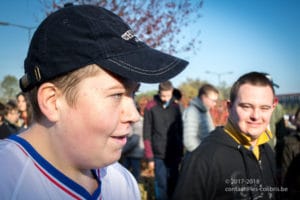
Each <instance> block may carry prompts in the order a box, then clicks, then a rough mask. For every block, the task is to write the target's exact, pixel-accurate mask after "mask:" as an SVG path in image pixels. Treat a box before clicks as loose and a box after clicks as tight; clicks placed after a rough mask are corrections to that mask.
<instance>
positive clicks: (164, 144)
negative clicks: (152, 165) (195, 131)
mask: <svg viewBox="0 0 300 200" xmlns="http://www.w3.org/2000/svg"><path fill="white" fill-rule="evenodd" d="M143 132H144V144H145V157H146V159H148V160H152V159H153V158H160V159H165V161H166V162H167V163H170V164H172V162H177V163H178V162H180V159H181V157H182V155H183V141H182V120H181V112H180V109H179V106H178V104H176V103H175V102H174V101H173V100H171V102H170V104H169V105H168V106H167V107H166V108H163V105H162V102H161V100H160V98H159V97H158V96H157V95H156V96H154V99H153V100H152V101H150V102H149V103H148V105H147V106H146V108H145V111H144V126H143ZM167 163H166V164H167Z"/></svg>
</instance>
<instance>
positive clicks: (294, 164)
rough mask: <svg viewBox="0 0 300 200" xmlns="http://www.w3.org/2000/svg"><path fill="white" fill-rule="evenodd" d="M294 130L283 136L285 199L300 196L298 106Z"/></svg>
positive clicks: (299, 118) (299, 121)
mask: <svg viewBox="0 0 300 200" xmlns="http://www.w3.org/2000/svg"><path fill="white" fill-rule="evenodd" d="M294 125H295V126H296V130H294V131H292V132H291V133H290V135H289V136H286V137H285V138H284V146H283V153H282V179H283V185H284V186H285V187H287V188H288V192H287V196H286V197H287V199H299V198H300V108H298V109H297V111H296V113H295V120H294Z"/></svg>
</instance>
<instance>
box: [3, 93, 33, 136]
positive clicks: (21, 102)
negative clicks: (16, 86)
mask: <svg viewBox="0 0 300 200" xmlns="http://www.w3.org/2000/svg"><path fill="white" fill-rule="evenodd" d="M31 114H32V112H31V107H30V104H29V102H28V101H27V98H26V95H25V94H24V93H22V92H20V93H18V94H17V95H16V98H15V99H10V100H8V101H7V102H5V103H2V102H0V125H1V126H0V139H3V138H6V137H9V136H10V135H12V134H17V133H20V132H21V131H23V130H25V129H26V128H28V127H29V126H30V123H31V120H32V119H31Z"/></svg>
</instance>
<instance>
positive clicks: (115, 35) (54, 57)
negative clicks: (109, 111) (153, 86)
mask: <svg viewBox="0 0 300 200" xmlns="http://www.w3.org/2000/svg"><path fill="white" fill-rule="evenodd" d="M90 64H97V65H99V66H100V67H101V68H103V69H106V70H108V71H110V72H112V73H115V74H117V75H119V76H122V77H124V78H128V79H131V80H134V81H136V82H145V83H159V82H163V81H166V80H169V79H170V78H172V77H174V76H176V75H177V74H178V73H180V72H181V71H182V70H183V69H184V68H185V67H186V66H187V65H188V62H187V61H185V60H183V59H180V58H177V57H174V56H171V55H168V54H166V53H163V52H161V51H158V50H155V49H153V48H150V47H149V46H147V45H146V44H145V43H143V42H142V41H140V40H138V38H137V37H136V36H135V35H134V33H133V31H132V30H131V29H130V27H129V26H128V25H127V24H126V23H125V22H124V21H123V20H122V19H121V18H120V17H119V16H117V15H115V14H114V13H112V12H111V11H108V10H106V9H104V8H102V7H98V6H92V5H76V6H68V7H65V8H62V9H60V10H58V11H56V12H54V13H52V14H51V15H49V16H48V17H47V18H46V19H45V20H44V21H43V22H42V23H41V24H40V26H39V27H38V28H37V30H36V31H35V33H34V35H33V38H32V40H31V44H30V47H29V51H28V54H27V57H26V59H25V61H24V69H25V75H24V76H23V77H22V78H21V79H20V82H19V83H20V88H21V89H22V91H24V92H26V91H28V90H30V89H32V88H33V87H35V86H38V85H40V84H41V83H44V82H46V81H49V80H52V79H54V78H56V77H59V76H62V75H65V74H67V73H69V72H71V71H74V70H76V69H79V68H82V67H85V66H87V65H90Z"/></svg>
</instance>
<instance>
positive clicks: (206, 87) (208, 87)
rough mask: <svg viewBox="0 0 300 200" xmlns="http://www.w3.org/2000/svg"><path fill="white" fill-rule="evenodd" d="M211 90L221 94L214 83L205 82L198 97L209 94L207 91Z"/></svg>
mask: <svg viewBox="0 0 300 200" xmlns="http://www.w3.org/2000/svg"><path fill="white" fill-rule="evenodd" d="M210 91H212V92H215V93H217V94H219V91H218V90H217V88H215V87H214V86H213V85H211V84H204V85H202V86H201V87H200V88H199V91H198V97H201V96H202V95H207V93H208V92H210Z"/></svg>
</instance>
